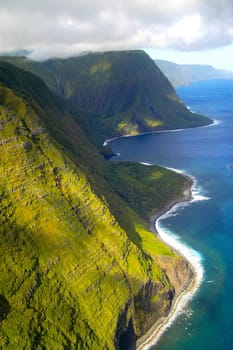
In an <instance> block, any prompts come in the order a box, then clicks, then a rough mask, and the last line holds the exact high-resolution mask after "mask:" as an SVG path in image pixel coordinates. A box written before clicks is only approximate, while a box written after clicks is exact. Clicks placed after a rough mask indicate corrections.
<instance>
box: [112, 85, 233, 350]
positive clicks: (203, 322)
mask: <svg viewBox="0 0 233 350" xmlns="http://www.w3.org/2000/svg"><path fill="white" fill-rule="evenodd" d="M177 92H178V94H179V95H180V97H181V98H182V99H183V101H184V102H185V103H186V105H188V106H189V107H190V108H191V110H193V111H195V112H197V113H201V114H203V115H206V116H208V117H210V118H212V119H215V120H217V121H218V122H217V123H216V124H215V125H213V126H209V127H203V128H195V129H186V130H180V131H175V132H157V133H152V134H144V135H139V136H136V137H128V138H119V139H117V140H114V141H112V142H111V143H110V145H111V147H112V149H113V151H114V152H117V153H120V156H119V157H118V158H116V161H118V160H122V161H125V160H133V161H137V162H144V163H153V164H159V165H163V166H166V167H169V168H175V169H180V170H182V171H183V172H185V173H186V174H189V175H191V176H193V177H194V178H195V179H196V195H198V196H200V198H199V199H207V198H208V200H198V201H193V202H192V203H190V204H188V205H184V206H178V207H177V210H175V211H173V212H172V213H171V215H168V216H166V217H165V218H164V219H161V220H160V222H159V225H160V227H161V229H162V230H164V232H166V233H168V234H170V235H175V236H176V237H178V239H179V240H180V241H181V242H184V243H185V244H187V245H188V246H189V247H192V248H193V249H194V250H195V252H197V254H198V255H199V257H200V259H201V263H202V265H203V268H204V276H203V281H202V284H201V287H200V288H199V290H198V293H197V294H196V295H195V296H194V298H193V299H192V301H191V302H189V303H188V305H187V306H186V307H185V309H184V310H183V313H182V314H181V315H180V316H179V317H178V318H177V319H176V321H175V322H174V323H173V324H172V326H171V327H170V328H169V330H168V331H167V332H166V333H165V334H164V335H163V336H162V338H161V339H160V341H159V342H158V343H157V344H156V346H154V347H152V349H159V350H167V349H172V350H187V349H189V350H190V349H191V350H192V349H193V350H194V349H195V350H196V349H198V350H202V349H212V350H215V349H216V350H217V349H218V350H219V349H224V350H225V349H232V342H233V334H232V325H233V311H232V310H233V298H232V295H233V293H232V292H233V279H232V266H233V254H232V249H233V81H231V80H212V81H205V82H199V83H195V84H191V85H189V86H185V87H181V88H179V89H177Z"/></svg>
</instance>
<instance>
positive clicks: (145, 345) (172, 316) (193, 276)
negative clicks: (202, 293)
mask: <svg viewBox="0 0 233 350" xmlns="http://www.w3.org/2000/svg"><path fill="white" fill-rule="evenodd" d="M170 170H171V169H170ZM172 170H173V171H176V172H177V173H179V174H180V175H181V176H183V177H184V178H185V180H186V186H185V188H184V193H183V196H182V197H181V198H176V199H174V200H172V201H170V202H169V203H167V204H166V205H165V206H164V207H163V208H161V209H160V210H159V211H158V212H156V213H155V214H154V215H152V216H151V217H150V223H149V229H150V230H151V231H152V232H154V234H156V235H157V236H158V237H159V239H161V240H162V241H163V242H165V243H166V244H167V245H168V246H169V247H170V248H171V249H172V250H173V251H174V252H175V253H176V254H177V255H179V256H181V257H182V258H183V259H184V260H185V261H186V263H187V266H188V269H189V273H190V277H189V281H188V283H186V284H185V285H184V286H183V288H182V290H181V291H180V292H179V293H178V294H177V295H176V296H175V297H174V299H173V301H172V305H171V308H170V310H169V313H168V315H167V316H164V317H162V318H160V319H159V320H158V321H157V322H156V323H155V324H154V325H153V326H152V327H151V328H150V329H149V330H148V331H147V332H146V334H144V335H143V336H142V337H141V338H139V339H138V340H137V344H136V345H137V346H136V349H137V350H149V349H150V348H151V347H152V346H154V345H156V344H157V342H158V341H159V340H160V338H161V337H162V335H163V334H164V332H165V331H166V330H167V329H168V328H169V327H170V326H171V325H172V324H173V322H174V321H175V320H176V318H177V317H178V316H179V315H180V314H181V313H183V310H184V307H185V306H186V305H187V303H188V302H189V301H190V300H191V299H192V298H193V296H194V294H195V293H196V292H197V290H198V288H199V286H200V284H201V281H202V275H203V271H199V270H198V269H197V266H195V263H194V262H193V260H192V259H191V258H190V254H185V253H184V252H183V250H186V253H187V250H190V251H191V250H192V249H191V248H189V247H187V246H185V244H180V247H178V246H177V244H173V245H172V244H171V241H169V242H168V241H167V240H166V239H164V237H162V236H161V235H160V232H159V231H160V230H159V226H158V224H159V220H160V219H162V218H163V217H164V216H166V215H168V214H169V212H171V211H173V210H174V208H175V207H176V206H179V205H182V204H185V203H191V202H193V201H194V200H195V198H194V195H193V192H194V186H195V183H196V182H195V179H193V178H192V177H191V176H188V175H186V174H183V173H182V172H179V171H178V170H176V169H172ZM173 243H174V242H173ZM184 247H186V249H183V248H184ZM181 248H182V251H181ZM189 253H190V252H189ZM187 255H188V256H187Z"/></svg>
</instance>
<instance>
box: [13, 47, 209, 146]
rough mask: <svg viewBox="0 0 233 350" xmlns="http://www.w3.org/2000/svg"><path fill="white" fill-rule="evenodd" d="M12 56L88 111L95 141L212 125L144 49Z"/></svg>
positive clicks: (86, 120)
mask: <svg viewBox="0 0 233 350" xmlns="http://www.w3.org/2000/svg"><path fill="white" fill-rule="evenodd" d="M8 59H9V60H11V61H12V62H14V63H15V64H17V65H19V66H20V67H23V68H24V69H27V70H31V71H32V72H34V73H35V74H37V75H38V76H40V77H41V78H42V79H43V80H44V81H45V82H46V83H47V85H48V86H49V87H50V88H51V89H52V90H53V91H55V92H56V93H57V94H59V95H61V96H63V97H64V98H65V99H66V100H67V101H69V102H71V103H72V104H73V106H75V108H78V109H79V108H81V109H83V110H85V111H87V112H88V113H89V114H88V115H86V117H85V118H83V126H85V128H86V130H87V131H88V132H89V134H90V136H91V137H92V140H93V141H95V142H97V143H99V142H103V141H104V140H105V139H107V138H111V137H113V136H119V135H124V134H131V135H134V134H137V133H140V132H144V131H152V130H158V129H166V128H184V127H192V126H199V125H205V124H208V123H210V120H209V119H208V118H205V117H203V116H200V115H197V114H194V113H191V112H190V111H189V110H188V109H187V108H186V107H185V105H184V104H183V103H182V101H181V100H180V99H179V97H178V96H177V95H176V92H175V90H174V88H173V87H172V85H171V84H170V82H169V81H168V80H167V78H166V77H165V76H164V75H163V74H162V73H161V71H160V70H159V68H158V67H157V66H156V65H155V63H154V62H153V60H152V59H150V57H149V56H148V55H147V54H146V53H145V52H143V51H120V52H105V53H91V54H87V55H82V56H78V57H71V58H68V59H51V60H48V61H45V62H34V61H30V60H28V59H25V58H13V59H10V58H8Z"/></svg>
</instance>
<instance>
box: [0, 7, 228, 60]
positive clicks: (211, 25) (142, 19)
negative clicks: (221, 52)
mask: <svg viewBox="0 0 233 350" xmlns="http://www.w3.org/2000/svg"><path fill="white" fill-rule="evenodd" d="M232 18H233V2H232V0H205V1H203V0H189V1H187V0H167V1H161V0H128V1H125V0H118V1H115V2H113V1H106V0H66V1H63V0H56V1H55V0H40V1H32V0H21V1H18V0H7V1H5V0H4V1H3V0H0V51H8V50H12V49H19V48H29V49H35V54H37V56H38V55H42V56H43V57H46V56H51V55H63V56H67V55H70V54H71V53H75V52H79V51H85V50H108V49H125V48H129V49H131V48H142V47H143V48H149V47H151V48H152V47H154V48H174V49H180V50H201V49H209V48H215V47H219V46H223V45H227V44H231V43H232V42H233V23H232Z"/></svg>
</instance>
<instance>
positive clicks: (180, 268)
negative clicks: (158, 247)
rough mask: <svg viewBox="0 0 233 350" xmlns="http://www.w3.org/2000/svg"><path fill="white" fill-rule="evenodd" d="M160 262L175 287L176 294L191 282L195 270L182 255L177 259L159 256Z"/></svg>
mask: <svg viewBox="0 0 233 350" xmlns="http://www.w3.org/2000/svg"><path fill="white" fill-rule="evenodd" d="M158 263H159V266H160V267H161V268H162V269H163V271H164V272H165V273H166V275H167V276H168V278H169V281H170V282H171V284H172V286H173V287H174V292H175V294H174V295H175V296H176V295H178V294H179V293H181V292H182V291H183V290H184V289H185V288H186V287H187V286H188V285H189V284H190V280H191V279H192V276H193V271H192V269H191V267H190V265H189V264H188V262H187V261H186V260H185V259H184V258H183V257H182V256H180V257H177V259H175V260H174V259H171V258H170V257H169V256H159V257H158Z"/></svg>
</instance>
